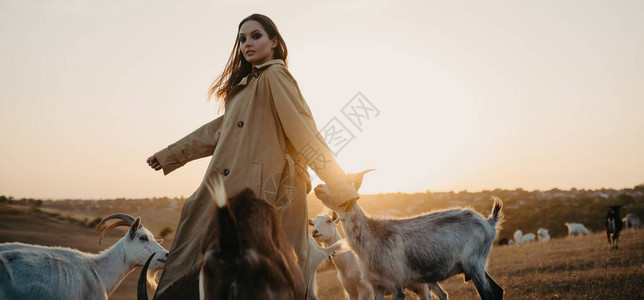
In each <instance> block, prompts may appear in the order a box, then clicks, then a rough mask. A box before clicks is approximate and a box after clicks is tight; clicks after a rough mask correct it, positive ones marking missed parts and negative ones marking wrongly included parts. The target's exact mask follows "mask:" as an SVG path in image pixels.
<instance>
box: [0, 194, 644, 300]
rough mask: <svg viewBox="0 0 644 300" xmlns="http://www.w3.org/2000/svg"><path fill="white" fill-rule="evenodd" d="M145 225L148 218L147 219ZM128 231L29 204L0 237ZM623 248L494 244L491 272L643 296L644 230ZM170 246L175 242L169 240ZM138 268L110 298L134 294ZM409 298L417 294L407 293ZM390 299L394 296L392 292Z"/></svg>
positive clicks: (530, 293)
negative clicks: (40, 211)
mask: <svg viewBox="0 0 644 300" xmlns="http://www.w3.org/2000/svg"><path fill="white" fill-rule="evenodd" d="M144 224H145V220H144ZM123 234H124V231H120V232H114V233H110V234H109V235H108V237H107V238H106V239H105V241H104V243H103V246H99V245H98V235H97V234H96V233H95V231H94V230H92V229H89V228H86V227H81V226H79V225H77V224H71V223H70V222H68V221H65V220H61V219H59V218H54V217H50V216H43V215H33V214H30V213H29V212H28V210H27V209H21V208H20V207H14V206H6V205H0V242H11V241H21V242H25V243H38V244H43V245H56V246H68V247H74V248H78V249H80V250H83V251H90V252H98V251H100V250H102V249H106V248H107V247H109V246H110V245H112V244H113V243H114V242H116V241H117V240H118V239H119V238H120V237H121V236H122V235H123ZM620 240H621V242H620V249H619V250H616V251H609V249H608V243H607V242H606V238H605V236H604V235H603V234H602V233H596V234H592V235H590V236H581V237H571V238H561V239H553V240H551V241H550V242H548V243H531V244H525V245H518V246H517V245H515V246H504V247H494V248H493V249H492V253H491V255H490V259H489V262H488V272H489V273H490V275H491V276H492V277H493V278H494V279H495V280H496V281H497V282H498V283H499V284H500V285H501V286H502V287H503V288H504V289H505V293H506V299H644V230H633V231H624V232H622V237H621V239H620ZM164 246H165V247H166V248H169V246H170V243H168V242H166V243H164ZM138 273H139V270H138V269H136V270H135V271H134V272H133V273H131V274H130V275H129V276H128V277H127V278H126V279H125V280H124V281H123V283H122V284H121V286H120V287H119V288H118V289H117V290H116V292H115V293H114V294H113V295H112V297H111V299H135V298H136V279H137V277H138ZM317 276H318V280H317V283H318V296H319V298H320V299H322V300H324V299H343V291H342V287H341V285H340V282H339V281H338V279H337V277H336V271H335V269H334V268H333V267H332V266H326V267H323V268H321V269H320V270H319V271H318V275H317ZM441 284H442V286H443V288H444V289H445V290H446V291H447V292H448V293H449V295H450V298H451V299H478V296H477V294H476V289H475V288H474V285H473V284H472V283H471V282H468V283H464V282H463V278H462V277H461V276H456V277H453V278H450V279H448V280H445V281H444V282H442V283H441ZM408 295H409V296H410V297H409V298H410V299H414V297H413V295H411V294H408ZM387 298H388V299H390V297H387Z"/></svg>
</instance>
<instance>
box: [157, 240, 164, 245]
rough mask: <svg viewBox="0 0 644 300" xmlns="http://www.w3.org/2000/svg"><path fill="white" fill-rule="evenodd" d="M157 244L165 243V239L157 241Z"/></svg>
mask: <svg viewBox="0 0 644 300" xmlns="http://www.w3.org/2000/svg"><path fill="white" fill-rule="evenodd" d="M156 241H157V243H159V244H161V243H163V241H164V239H156Z"/></svg>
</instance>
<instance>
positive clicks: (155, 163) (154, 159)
mask: <svg viewBox="0 0 644 300" xmlns="http://www.w3.org/2000/svg"><path fill="white" fill-rule="evenodd" d="M147 163H148V166H150V168H152V169H154V170H155V171H159V170H161V169H163V167H162V166H161V164H160V163H159V161H158V160H157V157H156V156H154V155H152V156H150V157H148V160H147Z"/></svg>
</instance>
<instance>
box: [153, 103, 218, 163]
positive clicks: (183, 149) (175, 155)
mask: <svg viewBox="0 0 644 300" xmlns="http://www.w3.org/2000/svg"><path fill="white" fill-rule="evenodd" d="M223 119H224V115H221V116H219V117H218V118H217V119H215V120H213V121H211V122H209V123H207V124H206V125H203V126H201V127H199V128H198V129H197V130H195V131H193V132H192V133H190V134H188V135H187V136H185V137H184V138H182V139H180V140H178V141H177V142H175V143H173V144H170V145H169V146H168V147H166V148H165V149H163V150H161V151H159V152H157V153H155V154H154V155H153V156H151V157H149V158H148V160H147V163H148V165H149V166H150V167H151V168H153V169H154V170H156V171H158V170H161V169H163V174H164V175H167V174H168V173H170V172H172V171H174V170H176V169H177V168H179V167H181V166H183V165H185V164H186V163H187V162H189V161H192V160H195V159H198V158H202V157H206V156H210V155H212V154H213V152H215V147H217V142H219V137H220V136H221V124H222V122H223Z"/></svg>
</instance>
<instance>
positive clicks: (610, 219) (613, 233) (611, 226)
mask: <svg viewBox="0 0 644 300" xmlns="http://www.w3.org/2000/svg"><path fill="white" fill-rule="evenodd" d="M621 207H622V205H611V206H609V207H608V213H607V214H606V238H607V239H608V244H609V245H610V248H611V249H618V248H619V247H618V246H617V241H618V240H619V232H620V231H622V219H621V218H620V217H619V209H620V208H621Z"/></svg>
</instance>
